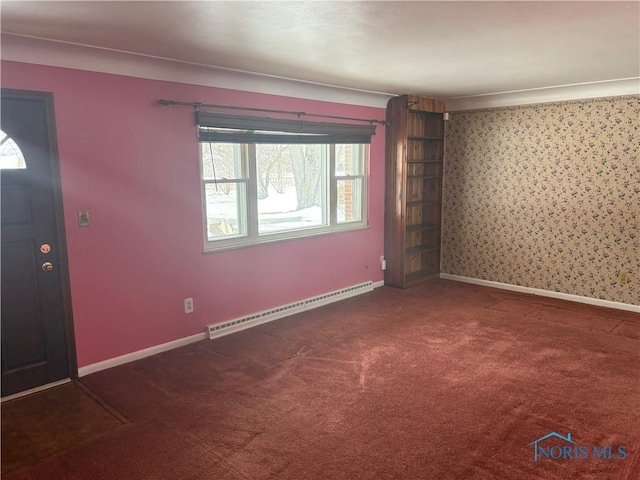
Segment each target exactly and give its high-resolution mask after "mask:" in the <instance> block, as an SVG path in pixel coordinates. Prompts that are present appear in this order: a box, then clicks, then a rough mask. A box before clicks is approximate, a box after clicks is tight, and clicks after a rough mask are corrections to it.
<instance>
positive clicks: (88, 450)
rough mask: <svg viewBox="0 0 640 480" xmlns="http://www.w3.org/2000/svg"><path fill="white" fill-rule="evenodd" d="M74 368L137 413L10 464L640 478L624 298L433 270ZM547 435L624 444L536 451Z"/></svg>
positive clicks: (89, 474)
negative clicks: (228, 331) (230, 329)
mask: <svg viewBox="0 0 640 480" xmlns="http://www.w3.org/2000/svg"><path fill="white" fill-rule="evenodd" d="M81 381H82V383H83V385H84V386H85V387H87V388H88V389H90V390H91V391H92V392H93V394H95V395H97V396H98V397H99V398H100V399H101V400H102V401H103V402H106V403H107V404H108V405H110V406H111V407H112V408H113V409H115V410H116V411H117V412H118V413H119V414H120V415H122V416H124V417H125V418H126V419H127V420H128V421H129V422H130V423H128V424H124V425H122V426H119V427H118V428H117V429H114V430H112V431H109V432H106V433H104V434H102V435H100V436H98V437H96V438H92V439H89V440H86V441H82V442H80V443H78V444H77V445H74V446H72V447H70V448H68V449H67V450H65V451H63V452H60V453H57V454H55V455H52V456H50V457H48V458H46V459H44V460H41V461H39V462H37V463H35V464H33V465H30V466H26V467H23V468H20V469H17V470H14V471H12V472H10V473H8V474H6V475H3V478H5V479H6V480H23V479H47V480H55V479H73V480H107V479H109V480H113V479H126V480H150V479H167V480H173V479H175V480H197V479H203V480H204V479H211V480H214V479H215V480H237V479H256V480H257V479H282V480H302V479H349V480H356V479H510V480H517V479H569V478H576V479H594V480H595V479H598V480H602V479H616V480H623V479H626V480H632V479H633V480H635V479H639V478H640V408H639V407H640V315H638V314H634V313H630V312H623V311H619V310H609V309H604V308H598V307H592V306H586V305H580V304H573V303H569V302H563V301H559V300H551V299H545V298H541V297H534V296H530V295H524V294H518V293H512V292H506V291H501V290H495V289H490V288H485V287H479V286H474V285H468V284H462V283H456V282H450V281H444V280H434V281H432V282H428V283H425V284H423V285H420V286H418V287H415V288H413V289H409V290H395V289H390V288H380V289H377V290H376V291H375V292H373V293H369V294H365V295H362V296H359V297H357V298H353V299H350V300H346V301H343V302H340V303H336V304H332V305H329V306H326V307H322V308H319V309H316V310H313V311H309V312H305V313H303V314H300V315H296V316H293V317H289V318H287V319H283V320H279V321H276V322H272V323H269V324H265V325H262V326H259V327H257V328H253V329H251V330H246V331H244V332H241V333H237V334H233V335H230V336H227V337H223V338H219V339H216V340H214V341H203V342H199V343H196V344H192V345H189V346H187V347H184V348H180V349H177V350H173V351H170V352H167V353H164V354H160V355H156V356H154V357H149V358H147V359H144V360H141V361H138V362H134V363H130V364H127V365H123V366H120V367H116V368H112V369H110V370H105V371H102V372H99V373H95V374H93V375H89V376H87V377H84V378H82V379H81ZM550 432H557V433H558V434H560V435H562V436H566V435H567V434H568V433H571V436H572V440H573V441H575V442H576V444H578V445H581V446H588V447H589V448H592V446H598V447H601V446H606V445H611V446H613V447H614V453H615V451H617V450H616V449H617V446H623V447H625V448H626V457H625V458H618V459H613V458H612V459H605V458H593V457H592V456H590V457H589V458H564V459H563V458H560V459H553V458H542V459H541V460H539V461H537V462H534V458H533V453H534V452H533V446H530V445H529V444H530V443H531V442H533V441H534V440H536V439H538V438H540V437H542V436H543V435H546V434H548V433H550ZM548 442H550V443H549V444H548V445H549V446H553V445H558V448H560V446H563V445H566V443H563V442H562V441H560V440H559V439H558V438H555V439H553V438H552V439H550V440H548ZM557 451H558V452H559V451H561V450H557Z"/></svg>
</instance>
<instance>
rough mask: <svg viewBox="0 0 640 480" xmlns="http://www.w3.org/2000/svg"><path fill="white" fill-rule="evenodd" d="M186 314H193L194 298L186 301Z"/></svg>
mask: <svg viewBox="0 0 640 480" xmlns="http://www.w3.org/2000/svg"><path fill="white" fill-rule="evenodd" d="M184 313H193V298H185V299H184Z"/></svg>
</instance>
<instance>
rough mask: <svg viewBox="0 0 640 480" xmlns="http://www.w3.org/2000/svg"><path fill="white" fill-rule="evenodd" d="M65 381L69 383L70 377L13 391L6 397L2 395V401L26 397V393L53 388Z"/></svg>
mask: <svg viewBox="0 0 640 480" xmlns="http://www.w3.org/2000/svg"><path fill="white" fill-rule="evenodd" d="M67 383H71V379H70V378H65V379H64V380H58V381H57V382H51V383H47V384H46V385H40V386H39V387H35V388H30V389H29V390H25V391H23V392H18V393H14V394H13V395H7V396H6V397H2V403H4V402H8V401H9V400H14V399H16V398H20V397H26V396H27V395H31V394H33V393H38V392H42V391H44V390H49V389H50V388H53V387H59V386H60V385H65V384H67Z"/></svg>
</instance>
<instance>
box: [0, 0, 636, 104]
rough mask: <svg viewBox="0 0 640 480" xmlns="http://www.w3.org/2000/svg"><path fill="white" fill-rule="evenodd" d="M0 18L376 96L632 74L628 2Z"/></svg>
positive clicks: (52, 10)
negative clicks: (370, 93)
mask: <svg viewBox="0 0 640 480" xmlns="http://www.w3.org/2000/svg"><path fill="white" fill-rule="evenodd" d="M1 14H2V17H1V29H2V32H3V40H5V41H6V39H7V38H10V37H13V38H25V37H37V38H40V39H47V40H54V41H58V42H66V43H65V44H67V45H68V44H78V45H85V46H91V47H101V48H103V49H110V50H117V51H122V52H131V53H135V54H142V55H145V56H151V57H158V58H163V59H172V60H179V61H181V62H188V63H192V64H199V65H205V66H211V67H218V68H222V69H232V70H240V71H243V72H252V73H258V74H266V75H269V76H275V77H282V78H287V79H294V80H301V81H305V82H313V83H319V84H325V85H332V86H338V87H345V88H348V89H355V90H363V91H369V92H381V93H383V94H403V93H416V94H422V95H426V96H431V97H436V98H444V99H450V98H456V97H466V96H481V95H488V94H496V93H499V92H512V91H521V90H537V89H545V88H548V87H556V86H564V85H574V84H591V83H595V84H598V83H601V82H611V81H619V80H621V79H626V80H627V81H628V80H629V79H637V78H638V77H639V76H640V2H638V1H632V2H591V1H587V2H575V1H574V2H480V1H472V2H456V1H448V2H372V1H367V2H359V1H340V2H324V1H297V2H289V1H260V2H256V1H241V2H229V1H204V2H187V1H184V2H183V1H180V2H172V1H169V2H93V1H87V2H57V1H46V2H30V1H16V2H13V1H2V3H1ZM7 34H10V35H7Z"/></svg>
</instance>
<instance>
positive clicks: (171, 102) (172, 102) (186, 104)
mask: <svg viewBox="0 0 640 480" xmlns="http://www.w3.org/2000/svg"><path fill="white" fill-rule="evenodd" d="M158 103H159V104H160V105H164V106H171V105H176V106H184V107H193V108H194V109H195V110H196V111H198V110H199V109H200V108H201V107H204V108H224V109H228V110H245V111H251V112H265V113H284V114H287V115H296V116H298V117H301V116H303V115H306V116H307V117H317V118H333V119H335V120H353V121H355V122H368V123H370V124H374V123H379V124H380V125H388V124H387V122H386V121H385V120H371V119H367V118H353V117H338V116H335V115H321V114H316V113H307V112H291V111H287V110H271V109H268V108H250V107H236V106H233V105H213V104H210V103H200V102H193V103H190V102H177V101H175V100H164V99H162V100H158Z"/></svg>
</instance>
